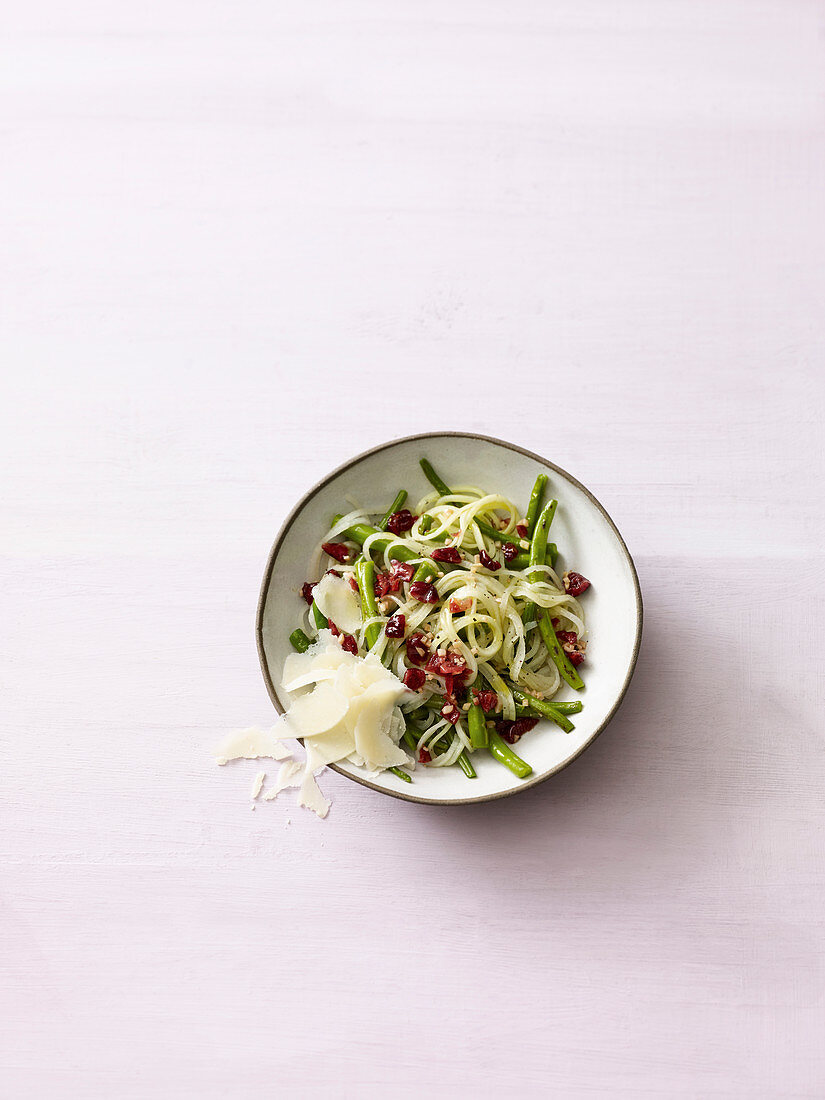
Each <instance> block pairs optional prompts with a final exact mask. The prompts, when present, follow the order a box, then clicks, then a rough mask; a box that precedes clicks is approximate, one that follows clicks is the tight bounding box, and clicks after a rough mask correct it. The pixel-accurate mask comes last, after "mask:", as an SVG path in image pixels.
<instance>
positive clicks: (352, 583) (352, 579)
mask: <svg viewBox="0 0 825 1100" xmlns="http://www.w3.org/2000/svg"><path fill="white" fill-rule="evenodd" d="M347 580H348V581H349V586H350V588H351V589H352V590H353V592H357V591H358V581H357V580H356V579H355V577H353V575H352V574H351V573H350V575H349V576H348V577H347Z"/></svg>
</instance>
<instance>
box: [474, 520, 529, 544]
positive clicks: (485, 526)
mask: <svg viewBox="0 0 825 1100" xmlns="http://www.w3.org/2000/svg"><path fill="white" fill-rule="evenodd" d="M473 523H474V524H475V525H476V527H477V528H478V529H479V531H480V532H481V533H482V535H486V536H487V538H489V539H495V540H496V542H512V544H513V546H518V547H519V549H522V548H523V545H526V543H527V540H526V539H521V538H519V537H518V535H505V534H504V532H503V531H498V530H497V529H496V528H495V527H493V526H491V525H490V524H489V523H487V522H486V521H485V520H483V519H479V518H478V517H477V516H476V517H475V518H474V519H473Z"/></svg>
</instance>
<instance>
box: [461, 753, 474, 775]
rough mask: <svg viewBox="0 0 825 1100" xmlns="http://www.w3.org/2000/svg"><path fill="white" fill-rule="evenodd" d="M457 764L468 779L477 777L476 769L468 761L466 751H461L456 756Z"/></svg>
mask: <svg viewBox="0 0 825 1100" xmlns="http://www.w3.org/2000/svg"><path fill="white" fill-rule="evenodd" d="M457 762H458V766H459V768H461V770H462V771H463V772H464V774H465V775H466V776H467V778H468V779H477V778H478V776H477V775H476V770H475V768H474V767H473V765H472V763H471V762H470V758H469V756H468V755H467V753H466V752H462V754H461V756H459V758H458V761H457Z"/></svg>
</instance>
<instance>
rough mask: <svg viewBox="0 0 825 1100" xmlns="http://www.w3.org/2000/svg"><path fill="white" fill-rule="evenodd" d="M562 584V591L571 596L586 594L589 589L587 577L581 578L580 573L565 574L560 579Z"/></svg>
mask: <svg viewBox="0 0 825 1100" xmlns="http://www.w3.org/2000/svg"><path fill="white" fill-rule="evenodd" d="M562 581H563V582H564V591H565V592H567V593H568V594H569V595H571V596H580V595H581V594H582V592H586V591H587V590H588V588H589V587H590V581H589V580H588V579H587V577H583V576H582V575H581V573H573V572H572V571H571V572H570V573H565V574H564V576H563V577H562Z"/></svg>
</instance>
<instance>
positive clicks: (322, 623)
mask: <svg viewBox="0 0 825 1100" xmlns="http://www.w3.org/2000/svg"><path fill="white" fill-rule="evenodd" d="M310 614H311V615H312V618H313V621H314V623H315V629H316V630H326V628H327V627H328V626H329V619H328V618H327V617H326V615H324V614H323V613H322V612H321V611H320V610H319V608H318V605H317V604H316V603H313V605H312V611H311V612H310Z"/></svg>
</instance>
